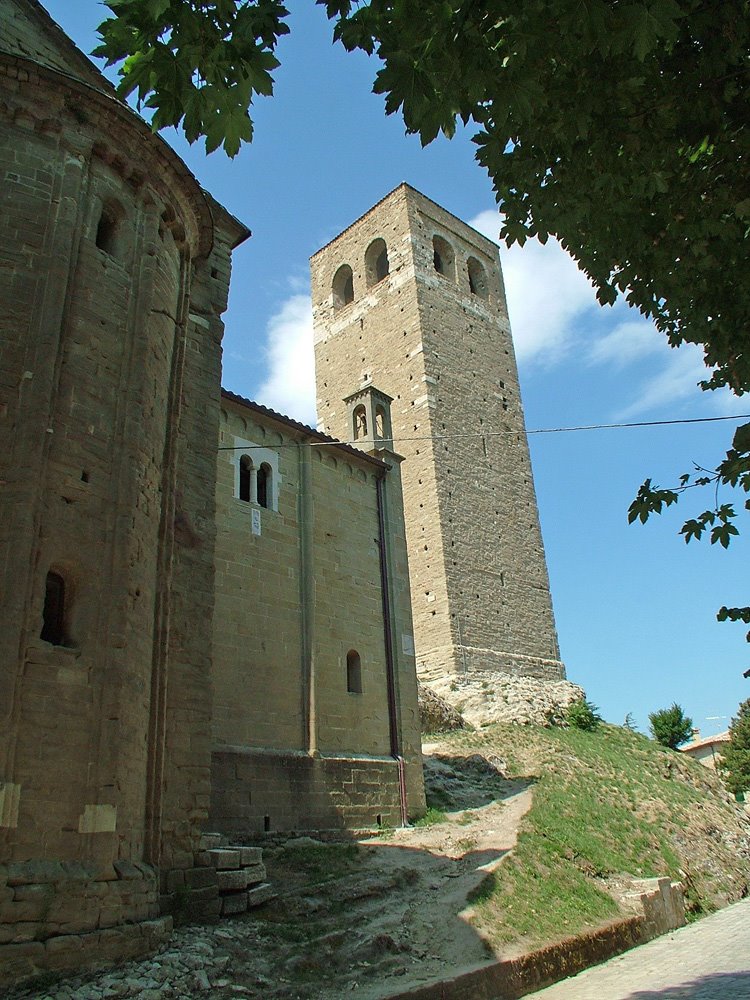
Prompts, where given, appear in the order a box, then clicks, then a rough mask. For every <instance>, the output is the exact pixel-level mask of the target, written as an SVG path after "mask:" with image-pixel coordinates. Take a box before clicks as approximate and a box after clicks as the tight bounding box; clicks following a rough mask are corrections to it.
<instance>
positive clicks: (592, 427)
mask: <svg viewBox="0 0 750 1000" xmlns="http://www.w3.org/2000/svg"><path fill="white" fill-rule="evenodd" d="M748 419H750V413H736V414H733V415H732V416H727V417H683V418H680V419H679V420H637V421H629V422H624V421H623V422H621V423H614V424H580V425H578V426H575V427H538V428H534V429H532V430H529V431H526V434H527V435H531V434H570V433H573V432H575V431H603V430H619V429H621V428H629V427H666V426H674V425H675V424H710V423H715V422H716V421H719V420H748ZM514 433H515V434H518V433H520V431H519V429H518V428H517V427H508V428H506V429H505V430H502V431H480V432H477V433H476V434H430V435H425V436H424V437H395V435H394V437H390V438H383V440H386V441H398V442H399V443H400V442H403V441H455V440H459V441H466V440H468V439H470V438H491V437H503V436H504V435H505V434H514ZM364 440H368V438H367V437H365V438H364ZM336 445H346V446H347V447H349V448H353V447H356V446H357V441H304V442H295V441H292V442H289V443H288V444H275V445H273V446H272V448H273V449H276V448H298V447H307V448H330V447H335V446H336ZM253 448H263V449H265V448H268V445H261V444H257V445H256V444H254V445H242V444H240V445H221V446H220V447H219V451H249V450H252V449H253Z"/></svg>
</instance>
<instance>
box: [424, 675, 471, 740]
mask: <svg viewBox="0 0 750 1000" xmlns="http://www.w3.org/2000/svg"><path fill="white" fill-rule="evenodd" d="M417 692H418V695H419V722H420V727H421V729H422V732H423V733H446V732H448V731H449V730H451V729H463V728H464V726H465V722H464V720H463V718H462V717H461V713H460V712H457V711H456V709H455V708H453V706H452V705H450V704H449V703H448V702H447V701H445V700H444V699H443V698H441V697H440V695H438V694H435V692H434V691H433V690H431V689H430V688H428V687H427V685H426V684H422V683H421V682H417Z"/></svg>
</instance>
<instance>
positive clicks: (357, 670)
mask: <svg viewBox="0 0 750 1000" xmlns="http://www.w3.org/2000/svg"><path fill="white" fill-rule="evenodd" d="M346 690H347V691H348V692H349V694H362V660H361V659H360V656H359V653H358V652H357V650H356V649H350V650H349V652H348V653H347V654H346Z"/></svg>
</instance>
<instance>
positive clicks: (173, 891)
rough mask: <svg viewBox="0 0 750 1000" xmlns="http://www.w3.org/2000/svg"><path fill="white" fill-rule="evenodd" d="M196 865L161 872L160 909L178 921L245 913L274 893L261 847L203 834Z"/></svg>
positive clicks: (209, 920)
mask: <svg viewBox="0 0 750 1000" xmlns="http://www.w3.org/2000/svg"><path fill="white" fill-rule="evenodd" d="M194 860H195V865H194V867H193V868H187V869H180V868H174V869H172V870H171V871H167V872H162V873H161V896H160V897H159V904H160V909H161V911H162V912H163V913H171V914H172V915H173V916H174V918H175V921H176V922H177V923H190V922H202V923H214V922H216V921H217V920H218V919H219V918H220V917H229V916H234V915H235V914H237V913H245V912H246V911H247V910H248V909H253V908H254V907H256V906H260V905H261V904H262V903H266V902H268V900H269V899H272V898H273V896H274V895H275V893H274V891H273V887H272V886H271V885H270V883H268V882H266V881H265V878H266V868H265V865H264V864H263V851H262V848H260V847H246V846H244V845H241V846H238V845H226V844H225V838H224V837H222V835H221V834H220V833H204V834H203V835H202V837H201V850H200V851H198V852H197V854H196V855H195V859H194Z"/></svg>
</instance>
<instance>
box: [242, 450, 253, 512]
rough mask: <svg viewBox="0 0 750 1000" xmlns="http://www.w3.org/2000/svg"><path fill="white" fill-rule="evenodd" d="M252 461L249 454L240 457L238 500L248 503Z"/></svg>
mask: <svg viewBox="0 0 750 1000" xmlns="http://www.w3.org/2000/svg"><path fill="white" fill-rule="evenodd" d="M252 471H253V462H252V459H251V458H250V456H249V455H243V456H242V458H241V459H240V500H245V501H246V502H247V503H250V496H251V494H250V483H251V481H252Z"/></svg>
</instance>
